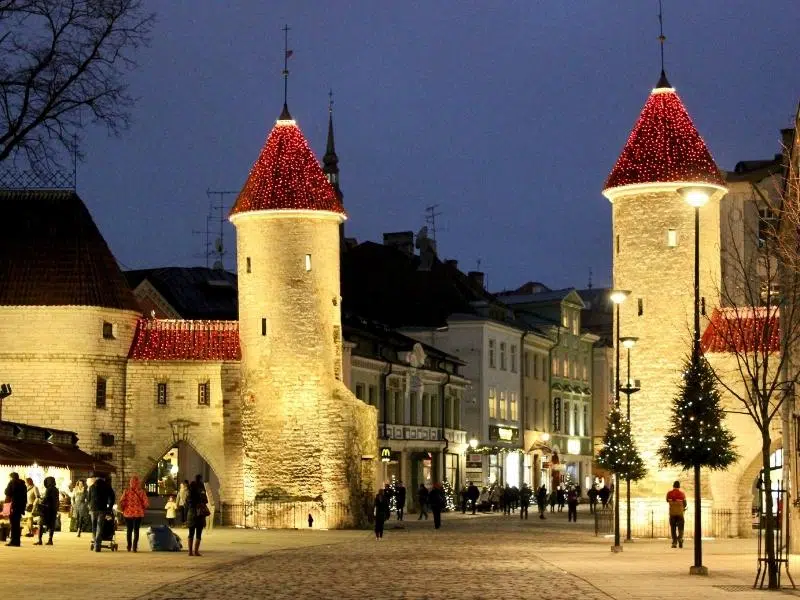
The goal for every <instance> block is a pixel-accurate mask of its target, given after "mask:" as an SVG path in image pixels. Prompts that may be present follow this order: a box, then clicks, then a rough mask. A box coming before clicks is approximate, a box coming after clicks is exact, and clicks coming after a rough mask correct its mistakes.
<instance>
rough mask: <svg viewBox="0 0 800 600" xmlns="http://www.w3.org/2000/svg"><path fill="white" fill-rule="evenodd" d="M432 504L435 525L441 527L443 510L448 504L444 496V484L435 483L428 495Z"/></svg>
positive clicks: (437, 527) (435, 527) (436, 527)
mask: <svg viewBox="0 0 800 600" xmlns="http://www.w3.org/2000/svg"><path fill="white" fill-rule="evenodd" d="M428 501H429V502H430V505H431V512H432V513H433V527H434V529H439V528H440V527H441V526H442V511H443V510H444V507H445V505H446V500H445V497H444V490H443V489H442V484H441V483H439V482H436V483H434V484H433V489H432V490H431V493H430V495H429V497H428Z"/></svg>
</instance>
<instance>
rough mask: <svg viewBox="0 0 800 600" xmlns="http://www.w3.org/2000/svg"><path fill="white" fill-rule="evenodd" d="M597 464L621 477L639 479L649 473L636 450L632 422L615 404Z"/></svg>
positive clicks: (631, 479)
mask: <svg viewBox="0 0 800 600" xmlns="http://www.w3.org/2000/svg"><path fill="white" fill-rule="evenodd" d="M597 464H598V465H599V466H601V467H602V468H604V469H607V470H609V471H611V472H612V473H614V474H615V475H619V477H620V479H629V480H630V481H638V480H640V479H642V478H643V477H644V476H645V474H646V473H647V469H645V467H644V461H643V460H642V457H641V456H639V452H638V451H637V450H636V444H635V443H634V441H633V436H632V435H631V424H630V422H629V421H628V419H626V418H625V417H624V416H623V415H622V413H621V412H620V410H619V406H614V407H613V408H612V409H611V412H610V413H609V414H608V423H607V425H606V434H605V436H604V437H603V447H602V449H601V450H600V452H599V453H598V455H597Z"/></svg>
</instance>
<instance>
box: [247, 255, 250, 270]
mask: <svg viewBox="0 0 800 600" xmlns="http://www.w3.org/2000/svg"><path fill="white" fill-rule="evenodd" d="M247 272H248V273H249V272H250V257H249V256H248V257H247Z"/></svg>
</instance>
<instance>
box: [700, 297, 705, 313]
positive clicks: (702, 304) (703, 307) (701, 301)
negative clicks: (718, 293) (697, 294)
mask: <svg viewBox="0 0 800 600" xmlns="http://www.w3.org/2000/svg"><path fill="white" fill-rule="evenodd" d="M700 314H701V315H703V316H704V317H705V316H706V297H705V296H703V297H702V298H700Z"/></svg>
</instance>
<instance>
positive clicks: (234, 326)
mask: <svg viewBox="0 0 800 600" xmlns="http://www.w3.org/2000/svg"><path fill="white" fill-rule="evenodd" d="M241 357H242V351H241V347H240V345H239V323H238V322H237V321H187V320H176V319H140V320H139V322H138V324H137V325H136V333H135V335H134V339H133V345H132V346H131V350H130V352H129V354H128V358H131V359H133V360H241Z"/></svg>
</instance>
